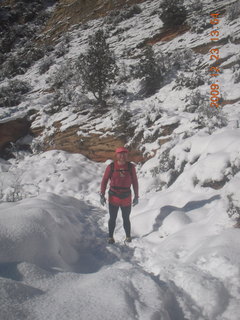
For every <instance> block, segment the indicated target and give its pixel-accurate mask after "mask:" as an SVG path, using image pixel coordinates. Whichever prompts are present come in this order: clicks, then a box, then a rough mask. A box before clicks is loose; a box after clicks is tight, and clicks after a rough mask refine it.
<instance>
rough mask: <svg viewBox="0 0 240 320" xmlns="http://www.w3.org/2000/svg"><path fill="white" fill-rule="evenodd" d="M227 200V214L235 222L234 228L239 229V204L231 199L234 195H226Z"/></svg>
mask: <svg viewBox="0 0 240 320" xmlns="http://www.w3.org/2000/svg"><path fill="white" fill-rule="evenodd" d="M227 198H228V208H227V213H228V216H229V217H230V218H233V219H234V220H235V221H236V227H238V228H240V206H239V203H238V202H237V201H236V200H235V199H233V198H234V195H233V194H229V195H227Z"/></svg>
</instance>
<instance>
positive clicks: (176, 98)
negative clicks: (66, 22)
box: [0, 0, 240, 320]
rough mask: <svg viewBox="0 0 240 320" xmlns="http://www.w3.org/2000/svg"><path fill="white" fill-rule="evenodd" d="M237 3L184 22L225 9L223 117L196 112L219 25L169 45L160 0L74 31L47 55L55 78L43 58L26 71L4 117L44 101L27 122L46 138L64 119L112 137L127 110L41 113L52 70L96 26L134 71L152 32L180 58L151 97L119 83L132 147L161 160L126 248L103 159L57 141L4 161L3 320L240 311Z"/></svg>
mask: <svg viewBox="0 0 240 320" xmlns="http://www.w3.org/2000/svg"><path fill="white" fill-rule="evenodd" d="M231 3H233V1H224V0H222V1H218V2H215V1H214V2H212V1H207V0H205V1H203V5H204V6H203V11H202V13H201V12H198V11H194V10H193V11H192V12H191V13H190V15H189V17H188V19H189V21H195V27H196V28H198V29H199V28H200V29H201V28H202V27H203V26H204V21H209V19H210V16H209V15H210V12H211V10H215V11H216V12H218V10H219V12H220V11H221V15H220V23H219V31H220V39H221V40H222V42H219V43H218V47H219V50H220V58H221V64H220V67H221V72H220V74H219V76H218V77H217V80H218V84H219V87H220V92H221V96H222V97H223V101H224V103H223V105H224V107H223V108H220V109H219V110H217V112H215V111H214V110H211V112H210V111H209V112H208V109H207V110H206V109H205V110H202V109H201V108H202V106H203V105H204V106H206V103H207V106H208V107H209V108H210V106H209V99H208V98H209V94H210V89H209V88H210V84H211V83H212V82H213V80H215V79H213V78H212V77H211V76H210V75H209V72H208V71H209V66H210V65H211V63H212V62H211V61H210V55H209V52H208V49H209V47H208V46H210V47H211V46H212V45H213V44H211V43H210V36H209V32H210V31H211V30H212V29H211V28H212V27H210V28H204V27H203V31H202V32H200V33H196V32H195V31H194V30H193V29H194V28H193V29H192V30H188V31H186V30H185V32H184V33H182V34H178V36H177V37H173V38H172V40H170V41H160V40H159V39H158V38H157V36H156V35H158V34H161V30H162V29H161V28H162V22H161V21H160V19H159V16H158V13H157V12H158V7H159V1H153V0H152V1H145V2H143V3H141V4H140V5H139V6H140V7H141V12H140V13H138V14H137V15H134V16H133V17H132V18H130V19H128V20H126V21H123V22H120V23H118V24H116V25H114V26H113V25H112V27H111V24H108V23H107V20H106V18H101V19H98V20H94V21H90V22H89V23H88V26H87V28H86V25H85V26H81V25H80V26H75V28H74V29H73V31H71V32H70V33H69V35H70V41H69V48H68V52H67V53H65V55H64V56H63V57H59V58H57V59H56V56H55V53H54V52H50V53H49V57H52V58H54V63H53V64H52V66H51V68H50V69H49V70H48V71H47V72H46V73H44V74H40V73H39V66H40V64H41V63H42V61H39V62H38V63H36V64H35V65H33V66H32V67H31V68H30V69H29V70H28V72H27V73H26V74H24V75H21V76H18V78H19V79H21V80H24V81H26V80H27V81H29V83H31V85H32V88H33V90H32V92H31V93H29V94H27V95H26V97H25V100H23V102H22V103H21V104H20V105H18V106H17V107H13V108H7V109H6V108H3V109H1V110H0V112H1V117H2V121H7V120H8V119H10V118H12V117H18V116H20V115H21V116H22V115H23V114H25V113H27V112H28V111H29V110H31V109H36V110H38V114H37V117H36V118H35V120H34V122H33V124H32V127H33V128H34V127H41V126H43V127H45V129H44V132H43V135H42V136H41V137H39V138H38V139H36V140H38V142H40V143H42V141H43V140H44V139H45V138H46V137H48V136H49V135H50V134H54V132H55V130H56V127H54V126H53V124H54V123H55V122H56V121H58V122H59V130H62V131H64V130H66V129H67V128H69V127H71V126H73V125H78V126H79V135H90V134H91V133H94V134H101V135H103V132H104V134H105V135H106V134H112V135H114V134H115V133H114V127H115V125H116V123H117V120H118V117H119V109H114V108H112V109H111V110H109V111H108V112H107V113H105V114H104V115H103V116H102V117H99V115H98V117H95V118H93V116H92V114H88V113H87V114H85V115H83V114H81V112H82V110H81V112H79V110H78V109H77V108H76V105H74V104H75V103H76V101H70V102H69V105H68V107H65V108H63V109H62V110H59V112H57V113H54V114H49V113H46V112H45V111H46V110H48V109H49V106H50V104H51V99H52V97H53V96H52V93H51V92H49V90H48V89H49V87H50V85H49V81H51V80H49V77H50V76H52V75H53V74H55V73H56V70H57V69H58V68H60V67H61V66H63V64H65V63H66V61H68V63H70V62H71V61H74V60H75V59H76V58H77V56H78V55H79V53H80V52H84V50H85V49H86V45H87V38H88V35H90V34H92V33H93V32H95V30H96V29H97V28H99V27H103V26H104V27H106V28H109V30H110V37H109V42H110V44H111V48H112V49H113V50H114V52H115V54H116V56H117V57H118V62H119V65H121V63H123V62H124V63H125V67H126V69H130V67H131V66H134V65H136V64H137V63H138V62H139V55H140V54H141V52H142V49H141V45H142V44H144V43H146V42H149V41H150V42H151V43H152V44H153V43H154V44H153V49H154V51H155V52H156V54H157V55H159V56H160V55H163V57H164V61H165V62H166V61H169V60H170V61H172V62H174V61H175V62H176V63H179V62H180V61H181V64H180V67H178V68H175V67H174V68H173V67H172V68H171V72H170V73H169V74H167V75H166V78H165V82H164V85H163V86H162V88H161V89H160V90H159V91H158V92H157V93H156V94H155V95H153V96H151V97H148V98H145V99H143V98H141V99H139V98H137V97H138V92H139V86H140V80H139V79H133V78H131V77H129V78H127V80H125V81H124V82H122V83H121V85H120V84H119V85H116V86H115V88H113V89H115V90H120V89H121V90H122V89H126V88H127V92H128V95H129V97H130V98H129V100H127V101H121V98H119V100H117V103H120V104H121V105H122V107H121V108H122V109H121V110H125V111H126V110H127V111H128V112H130V113H131V122H132V123H133V124H134V125H135V129H134V131H133V134H132V135H131V136H129V137H128V138H129V140H128V141H129V145H131V144H134V143H136V141H137V142H139V148H140V149H141V151H142V152H143V153H145V154H146V155H151V156H152V158H151V159H149V160H148V161H146V162H145V163H144V164H137V174H138V177H139V184H140V200H139V204H138V206H136V207H134V208H133V210H132V214H131V221H132V235H133V242H132V243H131V244H129V245H128V246H126V245H125V244H124V243H123V239H124V232H123V228H122V221H121V217H120V215H119V218H118V221H117V228H116V234H115V238H116V245H114V246H108V245H107V244H106V237H107V222H108V213H107V208H106V207H101V206H100V204H99V195H98V192H99V185H100V182H101V177H102V174H103V172H104V169H105V167H106V164H107V163H108V161H107V162H106V163H95V162H93V161H90V160H89V159H87V158H85V157H84V156H82V155H80V154H70V153H67V152H64V151H60V150H54V151H47V152H44V153H38V152H37V151H35V153H34V154H27V153H21V152H20V153H17V152H15V154H16V159H11V160H8V161H4V160H2V159H0V179H1V180H0V201H1V202H0V246H1V252H0V282H1V284H0V302H1V308H0V318H1V319H4V320H5V319H6V320H9V319H14V320H18V319H29V320H35V319H39V320H42V319H60V320H64V319H71V320H75V319H76V320H77V319H83V320H88V319H91V320H92V319H93V320H95V319H104V320H110V319H111V320H112V319H119V320H121V319H126V318H127V319H139V320H149V319H154V320H155V319H158V320H160V319H161V320H183V319H188V320H200V319H201V320H202V319H205V320H238V319H239V304H240V282H239V279H240V274H239V271H240V270H239V266H240V249H239V241H240V233H239V228H235V227H234V225H235V224H236V220H238V221H239V214H240V200H239V199H240V191H239V190H240V160H239V159H240V149H239V148H240V147H239V138H240V129H239V97H240V96H239V95H240V93H239V92H240V90H239V82H238V81H236V80H235V79H236V78H237V76H238V73H239V67H238V63H239V21H240V20H239V18H237V19H235V20H233V21H229V19H228V15H227V13H226V12H225V9H226V8H228V6H229V5H230V4H231ZM185 4H186V5H188V6H189V5H190V1H185ZM191 19H193V20H191ZM194 19H195V20H194ZM204 19H205V20H204ZM192 23H193V22H192ZM192 27H193V26H192ZM120 31H121V33H120ZM60 44H61V43H60ZM60 44H59V46H60ZM57 48H58V46H56V47H55V50H57ZM185 49H187V50H185ZM190 49H191V50H190ZM166 64H167V62H166ZM65 70H66V69H65ZM196 73H198V75H199V76H200V78H201V79H202V80H203V83H202V82H200V84H197V85H196V87H194V88H192V87H191V86H190V87H188V86H186V85H185V84H186V83H187V82H189V81H190V83H194V84H196V83H197V81H196ZM57 74H58V76H59V74H60V73H57ZM183 79H185V80H184V81H185V82H184V81H183ZM186 79H187V80H186ZM189 79H190V80H189ZM6 82H7V81H3V82H2V83H1V86H4V85H5V84H6ZM69 85H70V86H69V88H70V89H72V87H71V86H73V84H72V83H70V84H69ZM74 88H75V87H74ZM78 89H79V88H78V87H76V91H77V90H78ZM197 91H199V92H200V94H202V96H205V97H207V99H206V100H204V99H203V100H201V103H200V105H199V110H198V108H196V106H195V105H194V101H193V100H191V96H193V95H194V94H196V92H197ZM131 94H132V95H131ZM74 97H79V98H81V99H83V96H82V95H77V96H74ZM81 101H82V103H83V105H84V102H83V101H84V99H83V100H81ZM206 101H207V102H206ZM115 103H116V101H115ZM191 107H194V108H195V111H194V112H192V111H190V109H191ZM44 110H45V111H44ZM209 110H210V109H209ZM36 140H35V141H33V148H34V146H35V149H36V150H37V148H36V144H37V142H36ZM113 149H114V146H113Z"/></svg>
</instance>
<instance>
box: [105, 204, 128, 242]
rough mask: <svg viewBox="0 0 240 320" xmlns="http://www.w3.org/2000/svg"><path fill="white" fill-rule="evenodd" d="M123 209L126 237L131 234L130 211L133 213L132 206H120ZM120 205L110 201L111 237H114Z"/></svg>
mask: <svg viewBox="0 0 240 320" xmlns="http://www.w3.org/2000/svg"><path fill="white" fill-rule="evenodd" d="M120 208H121V211H122V218H123V227H124V230H125V233H126V237H130V236H131V224H130V219H129V216H130V213H131V206H128V207H120ZM118 209H119V206H114V205H113V204H111V203H109V214H110V219H109V221H108V230H109V238H113V232H114V229H115V226H116V219H117V214H118Z"/></svg>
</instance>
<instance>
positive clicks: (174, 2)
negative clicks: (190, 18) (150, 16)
mask: <svg viewBox="0 0 240 320" xmlns="http://www.w3.org/2000/svg"><path fill="white" fill-rule="evenodd" d="M160 8H161V13H160V19H161V20H162V22H163V23H164V25H165V26H166V27H174V26H180V25H182V24H183V23H184V22H185V20H186V18H187V10H186V8H185V6H184V4H183V0H163V2H162V3H161V5H160Z"/></svg>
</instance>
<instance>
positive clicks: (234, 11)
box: [226, 1, 240, 21]
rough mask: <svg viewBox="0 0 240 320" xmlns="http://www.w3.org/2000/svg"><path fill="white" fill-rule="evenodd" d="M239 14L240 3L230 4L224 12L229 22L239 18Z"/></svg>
mask: <svg viewBox="0 0 240 320" xmlns="http://www.w3.org/2000/svg"><path fill="white" fill-rule="evenodd" d="M239 14H240V1H236V2H235V3H233V4H231V5H230V6H229V7H228V8H227V11H226V16H227V19H228V20H229V21H233V20H235V19H237V18H238V17H239Z"/></svg>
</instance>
